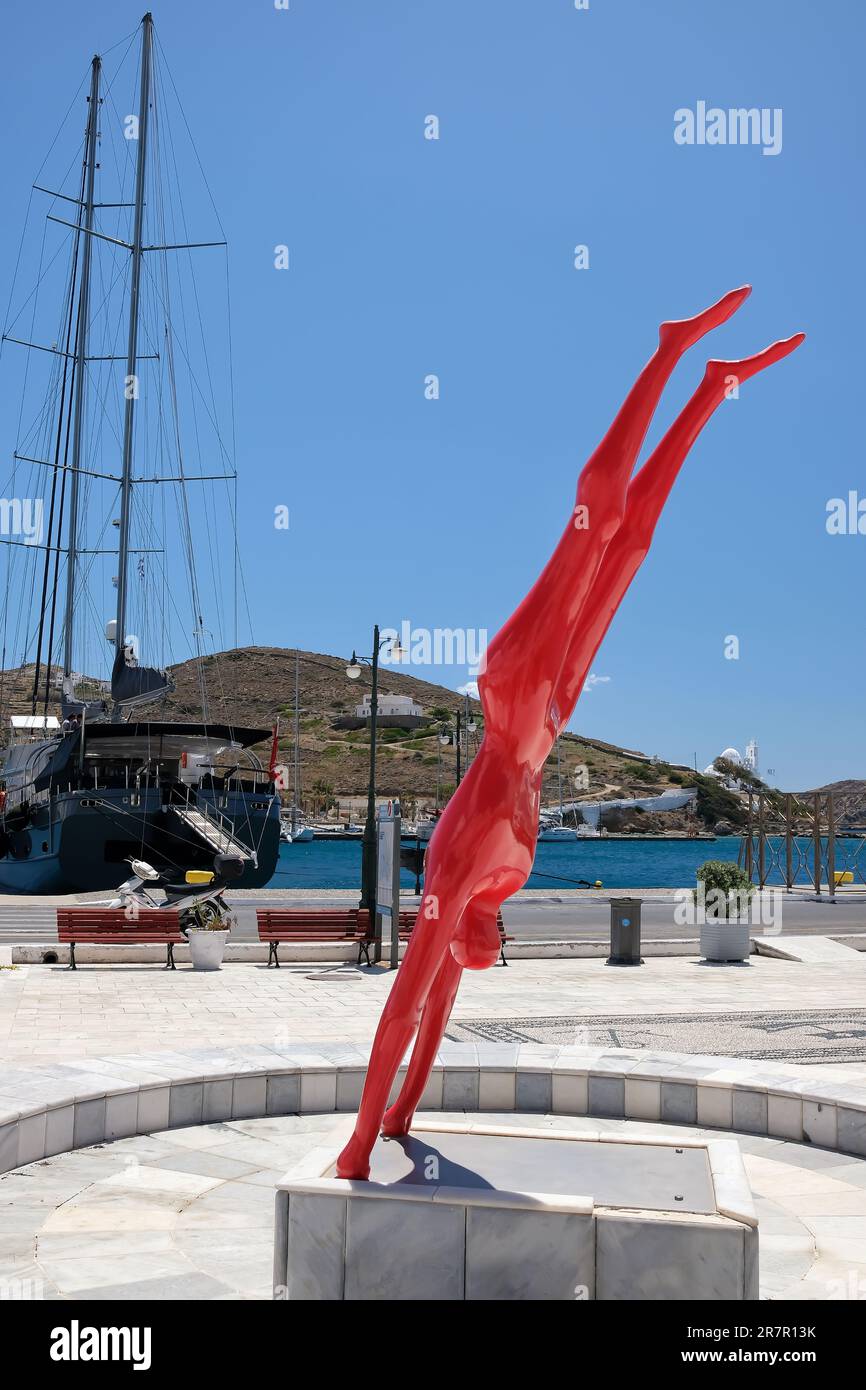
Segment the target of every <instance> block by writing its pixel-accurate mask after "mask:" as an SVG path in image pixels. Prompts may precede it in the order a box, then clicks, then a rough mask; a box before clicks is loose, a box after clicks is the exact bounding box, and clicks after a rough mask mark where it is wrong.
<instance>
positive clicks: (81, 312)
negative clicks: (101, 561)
mask: <svg viewBox="0 0 866 1390" xmlns="http://www.w3.org/2000/svg"><path fill="white" fill-rule="evenodd" d="M101 68H102V61H101V59H100V58H99V55H98V54H97V56H96V57H95V58H94V59H93V64H92V68H91V74H90V114H89V117H88V121H87V142H86V148H87V152H86V155H85V164H86V168H87V173H86V178H85V187H84V222H83V224H82V226H83V230H84V248H83V252H82V261H81V289H80V291H79V298H78V335H77V342H76V352H75V400H74V406H73V411H74V414H73V423H72V478H71V483H70V493H69V533H68V541H67V557H66V641H65V654H64V658H63V674H64V675H65V676H69V675H71V674H72V660H73V647H72V642H73V620H74V616H75V562H76V551H77V546H78V502H79V489H78V478H79V469H80V467H81V439H82V433H83V429H84V401H85V372H86V369H87V339H88V325H89V320H90V253H91V247H92V243H93V237H92V236H91V231H92V229H93V188H94V180H95V177H96V146H97V139H98V135H99V76H100V71H101Z"/></svg>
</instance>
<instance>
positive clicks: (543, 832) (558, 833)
mask: <svg viewBox="0 0 866 1390" xmlns="http://www.w3.org/2000/svg"><path fill="white" fill-rule="evenodd" d="M579 838H580V837H579V836H578V833H577V831H576V830H575V829H574V828H573V827H572V826H570V825H542V826H540V827H539V830H538V839H539V841H540V842H544V843H545V844H546V843H548V841H556V842H558V843H562V842H563V841H566V840H577V839H579Z"/></svg>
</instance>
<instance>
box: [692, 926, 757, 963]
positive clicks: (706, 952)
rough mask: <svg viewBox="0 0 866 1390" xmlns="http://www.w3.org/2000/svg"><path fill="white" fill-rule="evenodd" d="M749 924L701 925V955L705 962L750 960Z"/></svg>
mask: <svg viewBox="0 0 866 1390" xmlns="http://www.w3.org/2000/svg"><path fill="white" fill-rule="evenodd" d="M750 951H751V942H750V938H749V923H748V921H745V922H733V921H725V920H724V919H723V920H721V921H718V922H716V921H712V922H703V923H702V924H701V955H702V956H703V957H704V959H705V960H748V958H749V953H750Z"/></svg>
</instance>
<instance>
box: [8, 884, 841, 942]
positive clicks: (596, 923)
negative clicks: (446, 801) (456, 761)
mask: <svg viewBox="0 0 866 1390" xmlns="http://www.w3.org/2000/svg"><path fill="white" fill-rule="evenodd" d="M858 896H859V895H858ZM272 902H273V899H271V898H270V897H269V896H268V895H267V894H261V895H248V896H245V897H244V898H243V899H242V900H240V901H239V902H237V903H236V904H235V908H236V911H237V912H238V917H239V923H238V930H237V933H236V935H235V938H234V939H235V940H237V941H255V939H256V927H255V908H256V907H257V906H263V905H265V904H272ZM776 903H777V905H778V904H779V903H781V910H782V916H781V928H782V930H783V931H785V932H791V933H794V934H801V933H804V934H812V935H822V936H840V935H854V934H859V933H866V900H864V899H862V898H861V900H860V901H857V900H855V899H848V900H845V899H839V900H838V901H837V902H836V903H835V904H834V905H831V904H830V903H829V902H823V903H820V902H812V901H809V900H808V899H806V898H802V897H792V898H787V897H784V896H782V895H779V896H778V898H777V899H776ZM411 905H412V902H411V900H409V901H406V903H405V906H407V907H410V906H411ZM304 906H310V907H326V906H327V907H331V908H333V907H334V906H335V903H334V900H333V898H331V899H328V898H322V899H321V900H318V899H315V898H309V899H305V900H304ZM676 906H677V905H676V904H675V902H674V901H673V899H667V900H666V899H656V900H645V901H644V903H643V908H642V934H643V938H644V940H648V941H649V940H653V939H655V940H659V939H665V938H672V939H673V938H694V937H696V936H697V935H698V930H699V929H698V927H697V926H694V925H691V926H690V925H679V924H677V923H676V922H675V921H674V913H675V911H676ZM55 913H56V908H55V907H54V906H50V905H45V906H43V905H41V904H38V903H27V904H21V905H17V904H16V905H12V904H5V903H3V902H2V901H0V942H3V943H9V942H13V943H14V942H19V943H23V942H28V943H34V944H40V943H42V942H45V943H51V942H53V941H56V940H57V933H56V929H55ZM768 913H769V908H767V909H765V911H764V925H762V924H761V922H760V921H756V922H755V926H754V933H753V934H755V935H760V934H761V933H762V932H764V931H765V930H767V928H768V925H769V923H770V921H771V918H770V917H769V915H768ZM503 918H504V921H505V925H506V929H507V931H508V932H509V934H510V935H514V936H516V937H519V938H521V939H523V940H536V941H606V940H607V939H608V936H609V930H610V926H609V924H610V906H609V903H608V900H607V899H599V898H593V897H591V896H588V897H586V898H584V897H581V898H578V899H571V900H565V901H558V900H557V899H556V897H546V896H545V897H543V898H541V899H538V900H536V901H533V902H527V901H526V900H520V901H517V902H512V903H506V905H505V907H504V909H503Z"/></svg>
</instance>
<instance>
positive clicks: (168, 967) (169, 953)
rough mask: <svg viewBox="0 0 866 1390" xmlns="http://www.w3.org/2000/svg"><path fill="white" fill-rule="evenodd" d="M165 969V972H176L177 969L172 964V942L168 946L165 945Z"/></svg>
mask: <svg viewBox="0 0 866 1390" xmlns="http://www.w3.org/2000/svg"><path fill="white" fill-rule="evenodd" d="M165 968H166V970H176V969H177V966H176V965H175V963H174V942H173V941H169V943H168V945H167V946H166V948H165Z"/></svg>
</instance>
